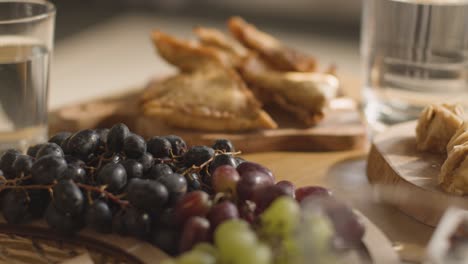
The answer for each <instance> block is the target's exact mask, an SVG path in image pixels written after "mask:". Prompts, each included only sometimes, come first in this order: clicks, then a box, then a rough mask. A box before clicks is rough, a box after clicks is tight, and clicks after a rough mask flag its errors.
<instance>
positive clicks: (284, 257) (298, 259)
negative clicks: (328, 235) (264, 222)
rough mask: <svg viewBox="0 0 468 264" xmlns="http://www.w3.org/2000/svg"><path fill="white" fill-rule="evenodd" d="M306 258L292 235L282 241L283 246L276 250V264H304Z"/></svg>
mask: <svg viewBox="0 0 468 264" xmlns="http://www.w3.org/2000/svg"><path fill="white" fill-rule="evenodd" d="M302 263H306V262H304V257H303V255H302V251H301V248H300V245H299V244H298V240H297V238H296V237H295V236H293V235H291V236H288V237H286V238H283V239H282V240H281V246H280V247H279V248H277V249H276V250H275V264H302Z"/></svg>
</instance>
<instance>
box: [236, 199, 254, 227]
mask: <svg viewBox="0 0 468 264" xmlns="http://www.w3.org/2000/svg"><path fill="white" fill-rule="evenodd" d="M239 216H240V218H242V219H244V220H245V221H247V222H248V223H250V224H253V223H254V222H255V220H256V216H255V213H254V209H253V208H252V206H250V204H249V203H242V204H240V205H239Z"/></svg>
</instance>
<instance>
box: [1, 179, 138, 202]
mask: <svg viewBox="0 0 468 264" xmlns="http://www.w3.org/2000/svg"><path fill="white" fill-rule="evenodd" d="M25 178H26V177H23V178H18V179H16V180H24V179H25ZM9 182H14V181H13V180H9ZM75 184H76V185H77V186H78V187H80V188H83V189H85V190H87V191H90V192H97V193H100V194H102V195H104V196H105V197H107V198H108V199H109V200H111V201H113V202H114V203H116V204H119V205H120V206H128V205H129V202H128V201H125V200H121V199H120V198H119V197H122V196H121V195H120V196H116V195H114V194H112V193H110V192H108V191H106V190H105V189H104V188H102V186H91V185H86V184H82V183H75ZM54 186H55V183H54V184H50V185H2V186H0V192H1V191H3V190H6V189H22V190H32V189H39V190H52V188H53V187H54Z"/></svg>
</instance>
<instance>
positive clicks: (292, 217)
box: [260, 196, 301, 237]
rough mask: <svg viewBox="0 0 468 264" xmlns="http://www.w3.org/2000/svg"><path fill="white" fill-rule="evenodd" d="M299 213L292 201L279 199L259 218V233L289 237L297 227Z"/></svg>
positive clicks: (297, 206)
mask: <svg viewBox="0 0 468 264" xmlns="http://www.w3.org/2000/svg"><path fill="white" fill-rule="evenodd" d="M300 213H301V212H300V208H299V205H298V204H297V202H296V201H295V200H294V199H292V198H291V197H286V196H282V197H279V198H277V199H276V200H275V201H274V202H273V203H272V204H271V205H270V207H268V208H267V209H266V210H265V211H264V212H263V214H262V215H261V216H260V219H261V224H262V227H261V231H262V232H263V233H265V234H266V235H273V236H275V235H278V236H280V237H287V236H290V235H291V234H292V233H293V232H294V231H295V230H296V229H297V227H298V225H299V221H300Z"/></svg>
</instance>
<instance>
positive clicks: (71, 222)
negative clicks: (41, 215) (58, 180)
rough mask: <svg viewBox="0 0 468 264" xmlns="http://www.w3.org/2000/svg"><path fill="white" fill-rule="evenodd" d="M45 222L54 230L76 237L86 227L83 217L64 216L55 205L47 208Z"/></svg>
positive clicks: (52, 204)
mask: <svg viewBox="0 0 468 264" xmlns="http://www.w3.org/2000/svg"><path fill="white" fill-rule="evenodd" d="M45 220H46V222H47V224H48V225H49V227H50V228H51V229H52V230H54V231H56V232H58V233H59V234H62V235H67V236H71V235H74V234H75V233H76V232H78V231H79V230H80V229H81V228H82V227H83V225H84V220H83V218H82V217H80V216H72V215H67V214H64V213H62V212H60V211H59V210H57V208H56V207H55V205H54V203H50V204H49V206H48V207H47V210H46V212H45Z"/></svg>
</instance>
